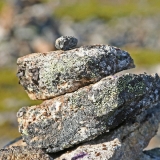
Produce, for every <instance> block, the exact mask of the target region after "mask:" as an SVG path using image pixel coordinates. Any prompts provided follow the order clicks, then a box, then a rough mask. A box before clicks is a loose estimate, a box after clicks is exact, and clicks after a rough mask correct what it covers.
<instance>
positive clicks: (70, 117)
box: [0, 37, 160, 160]
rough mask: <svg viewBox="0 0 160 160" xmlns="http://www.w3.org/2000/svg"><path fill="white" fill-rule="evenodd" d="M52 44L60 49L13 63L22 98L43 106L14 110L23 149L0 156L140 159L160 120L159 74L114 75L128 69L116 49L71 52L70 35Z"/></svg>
mask: <svg viewBox="0 0 160 160" xmlns="http://www.w3.org/2000/svg"><path fill="white" fill-rule="evenodd" d="M64 40H65V41H64ZM56 42H57V44H56V45H57V46H58V47H57V48H60V46H59V45H61V49H63V50H65V51H63V50H58V51H54V52H48V53H35V54H30V55H27V56H25V57H21V58H19V59H18V61H17V64H18V74H17V75H18V77H19V82H20V84H21V85H22V86H23V87H24V89H25V91H26V92H27V93H28V95H29V97H30V98H31V99H33V100H36V99H41V100H45V101H44V102H43V103H42V104H40V105H36V106H31V107H22V108H21V109H20V110H19V111H18V113H17V117H18V122H19V131H20V133H21V135H22V138H23V141H24V142H25V143H24V142H23V143H22V142H19V143H18V144H17V143H14V144H11V145H9V146H7V147H6V148H5V149H2V150H1V151H0V158H1V159H7V158H8V157H12V158H13V157H14V158H13V159H16V160H17V159H18V160H20V159H22V158H23V159H32V158H33V157H34V159H53V158H54V159H57V160H58V159H63V160H64V159H72V160H76V159H80V158H83V159H104V160H106V159H114V160H115V159H126V157H127V159H136V158H140V157H141V159H146V156H145V155H143V153H142V149H143V148H144V147H145V146H146V144H147V143H148V141H149V140H150V138H151V137H152V136H153V135H154V134H155V132H156V131H157V128H158V123H159V121H160V117H159V116H158V113H159V111H160V109H159V107H158V106H156V104H158V103H159V100H160V78H159V76H158V75H157V74H156V75H155V76H151V75H147V74H140V75H135V74H122V75H115V74H116V73H118V72H120V71H122V70H126V69H130V68H134V67H135V66H134V63H133V60H132V58H131V57H130V55H129V54H128V53H127V52H126V51H123V50H121V49H119V48H116V47H112V46H108V45H91V46H83V47H80V48H75V46H76V44H77V41H74V40H73V37H62V38H61V39H59V40H57V41H56ZM63 42H65V43H63ZM71 42H72V43H71ZM65 45H66V46H65ZM68 45H69V46H68ZM64 48H65V49H64ZM66 48H67V50H66ZM72 48H75V49H72ZM68 49H71V50H68ZM142 111H143V112H142ZM155 118H156V119H155ZM148 127H150V128H151V129H150V130H149V131H148ZM146 132H148V133H146ZM75 146H76V147H75ZM71 147H72V148H71ZM62 150H63V151H62ZM59 151H61V152H59ZM147 158H149V157H148V156H147ZM8 159H9V158H8Z"/></svg>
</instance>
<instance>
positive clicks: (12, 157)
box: [0, 146, 53, 160]
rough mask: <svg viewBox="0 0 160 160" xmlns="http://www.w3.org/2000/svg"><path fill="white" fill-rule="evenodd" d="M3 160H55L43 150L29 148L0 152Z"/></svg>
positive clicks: (2, 150) (16, 147)
mask: <svg viewBox="0 0 160 160" xmlns="http://www.w3.org/2000/svg"><path fill="white" fill-rule="evenodd" d="M0 159H1V160H22V159H23V160H32V159H38V160H53V158H51V157H50V156H49V155H47V154H46V153H45V152H44V151H42V150H41V149H35V148H32V147H28V146H15V147H11V148H6V149H1V150H0Z"/></svg>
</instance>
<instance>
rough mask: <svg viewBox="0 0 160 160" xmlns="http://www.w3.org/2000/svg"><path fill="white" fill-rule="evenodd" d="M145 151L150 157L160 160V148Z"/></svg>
mask: <svg viewBox="0 0 160 160" xmlns="http://www.w3.org/2000/svg"><path fill="white" fill-rule="evenodd" d="M143 153H144V154H146V155H148V156H149V157H150V158H152V159H154V160H159V159H160V148H154V149H151V150H145V151H143Z"/></svg>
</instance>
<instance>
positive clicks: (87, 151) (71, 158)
mask: <svg viewBox="0 0 160 160" xmlns="http://www.w3.org/2000/svg"><path fill="white" fill-rule="evenodd" d="M159 114H160V105H157V106H154V107H150V108H149V109H147V110H144V111H143V112H141V114H140V115H138V116H136V118H134V119H132V121H127V123H126V124H123V125H121V126H120V127H119V128H116V129H114V130H111V131H110V132H108V133H104V134H103V135H101V136H99V137H97V138H96V139H94V140H91V141H89V142H86V143H83V144H81V145H78V146H76V147H74V148H72V149H70V150H67V151H65V152H62V153H60V154H56V153H55V154H52V157H53V158H54V160H62V159H65V160H76V159H78V158H77V157H78V156H79V157H80V155H81V157H83V158H82V159H83V160H90V159H92V160H159V159H153V157H157V154H156V155H155V154H151V153H150V155H151V156H148V155H145V154H143V149H144V147H146V145H147V144H148V142H149V140H150V139H151V138H152V137H153V136H154V135H155V133H156V132H157V130H158V125H159V123H160V116H159ZM157 158H159V157H157Z"/></svg>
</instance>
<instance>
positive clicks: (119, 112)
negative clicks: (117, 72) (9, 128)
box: [17, 74, 160, 152]
mask: <svg viewBox="0 0 160 160" xmlns="http://www.w3.org/2000/svg"><path fill="white" fill-rule="evenodd" d="M159 100H160V78H159V77H158V75H155V76H149V75H145V74H141V75H132V74H125V75H121V76H110V77H106V78H104V79H102V80H101V81H99V82H97V83H95V84H93V85H90V86H86V87H83V88H81V89H79V90H77V91H75V92H73V93H69V94H65V95H64V96H59V97H56V98H54V99H51V100H46V101H44V102H43V103H42V104H40V105H38V106H32V107H23V108H21V109H20V110H19V112H18V113H17V117H18V122H19V131H20V133H21V134H22V137H23V139H24V140H25V142H26V143H27V144H28V145H30V146H33V147H35V148H45V149H46V151H47V152H57V151H60V150H63V149H65V148H69V147H72V146H74V145H75V144H79V143H82V142H84V141H89V140H91V139H94V138H95V137H97V136H98V135H100V134H102V133H105V132H107V131H109V130H110V129H114V128H115V127H117V126H119V125H120V124H121V123H122V122H124V121H125V120H126V119H129V118H131V117H134V116H135V115H136V114H137V113H139V112H141V110H142V111H144V110H145V109H147V108H148V107H151V106H153V104H156V103H158V102H159Z"/></svg>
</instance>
